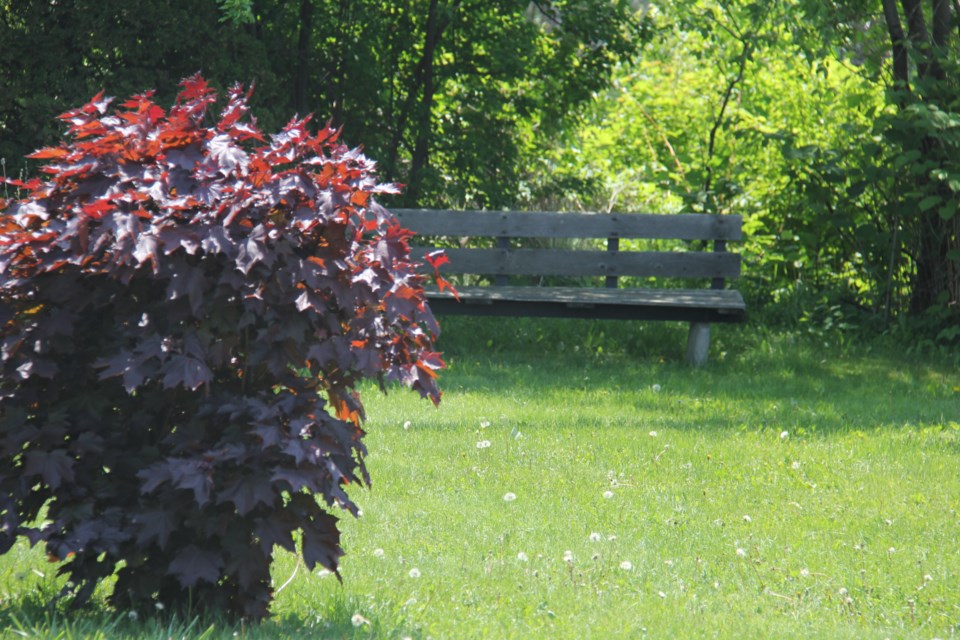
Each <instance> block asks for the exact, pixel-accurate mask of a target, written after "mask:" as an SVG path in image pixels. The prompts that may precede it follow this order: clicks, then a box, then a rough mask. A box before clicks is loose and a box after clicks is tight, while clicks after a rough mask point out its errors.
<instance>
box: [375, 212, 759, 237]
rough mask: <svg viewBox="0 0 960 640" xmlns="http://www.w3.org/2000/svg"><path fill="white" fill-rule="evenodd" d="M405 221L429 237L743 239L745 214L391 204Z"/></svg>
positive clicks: (409, 227) (402, 220)
mask: <svg viewBox="0 0 960 640" xmlns="http://www.w3.org/2000/svg"><path fill="white" fill-rule="evenodd" d="M391 211H392V212H393V213H394V214H395V215H396V216H397V218H398V219H399V220H400V223H401V224H402V225H403V226H404V227H407V228H408V229H412V230H413V231H415V232H416V233H418V234H421V235H428V236H452V237H464V236H481V237H511V238H610V237H615V238H649V239H677V240H741V239H742V238H743V221H742V218H741V216H739V215H733V214H730V215H708V214H682V213H681V214H665V215H659V214H648V213H559V212H540V211H536V212H534V211H441V210H424V209H391Z"/></svg>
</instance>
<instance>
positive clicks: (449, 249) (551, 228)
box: [393, 209, 746, 366]
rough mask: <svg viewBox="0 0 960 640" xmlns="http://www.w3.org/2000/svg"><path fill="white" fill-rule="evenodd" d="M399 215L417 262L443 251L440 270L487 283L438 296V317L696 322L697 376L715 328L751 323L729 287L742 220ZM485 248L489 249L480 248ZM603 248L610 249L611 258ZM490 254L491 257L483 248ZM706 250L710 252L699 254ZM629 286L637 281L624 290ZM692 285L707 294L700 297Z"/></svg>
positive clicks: (432, 296) (692, 358)
mask: <svg viewBox="0 0 960 640" xmlns="http://www.w3.org/2000/svg"><path fill="white" fill-rule="evenodd" d="M393 213H395V214H396V215H397V217H398V218H399V220H400V223H401V224H402V225H403V226H404V227H407V228H409V229H411V230H412V231H414V232H415V233H417V234H418V236H419V238H415V239H414V241H413V242H412V243H411V244H412V245H417V244H418V243H419V245H420V246H413V247H412V250H413V252H414V255H416V256H417V257H422V256H423V255H424V254H425V253H427V252H429V251H432V250H435V249H436V248H437V247H441V246H442V247H444V248H445V252H446V255H447V257H448V258H449V262H448V263H446V264H444V265H443V266H442V267H441V269H440V272H441V273H442V274H443V275H444V276H447V275H450V274H461V275H465V274H473V275H475V276H482V277H480V278H472V279H471V280H470V281H467V282H466V284H463V285H457V287H456V288H457V291H458V293H459V298H460V300H459V302H458V301H457V300H455V299H454V297H453V295H452V294H451V293H450V291H438V290H428V293H427V296H428V299H429V301H430V308H431V309H432V310H433V311H434V313H436V314H438V315H440V314H457V315H482V316H540V317H573V318H613V319H621V320H675V321H683V322H689V323H690V332H689V337H688V340H687V361H688V362H690V363H691V364H693V365H694V366H699V365H702V364H703V363H705V362H706V360H707V351H708V348H709V345H710V325H711V324H712V323H714V322H740V321H743V320H744V318H745V312H746V306H745V305H744V302H743V297H742V296H741V295H740V293H739V292H738V291H734V290H731V289H727V288H725V283H726V280H727V279H728V278H736V277H737V276H739V275H740V256H739V255H738V254H736V253H731V252H729V251H727V242H728V241H736V240H740V239H741V238H742V220H741V217H740V216H738V215H712V214H674V215H651V214H637V213H612V214H600V213H547V212H520V211H437V210H424V209H394V210H393ZM480 238H487V239H488V240H486V242H485V243H484V241H482V240H481V241H480V242H476V240H477V239H480ZM467 239H470V245H471V246H470V247H467V246H466V245H467V244H468V243H467ZM576 239H586V240H591V239H592V245H593V246H592V247H586V248H584V247H581V246H578V243H577V242H571V241H572V240H576ZM596 239H602V240H605V241H606V248H605V249H603V247H602V242H597V240H596ZM632 239H641V240H647V241H664V240H688V241H701V242H699V243H679V242H677V243H667V244H673V245H676V246H674V247H673V248H672V250H646V248H645V247H641V249H643V250H638V251H630V250H625V249H626V247H624V246H623V245H622V244H621V241H622V240H632ZM426 243H430V245H431V246H425V244H426ZM484 244H485V245H486V248H477V247H478V245H481V246H482V245H484ZM582 244H583V242H580V243H579V245H582ZM624 244H625V243H624ZM633 244H637V243H633ZM641 244H643V243H641ZM645 244H647V245H649V244H652V243H650V242H647V243H645ZM660 244H661V245H662V244H664V243H662V242H661V243H660ZM696 245H700V246H701V247H703V248H705V249H707V250H696V249H695V248H693V247H694V246H696ZM710 245H712V246H710ZM622 277H633V278H635V280H633V281H632V282H631V286H624V282H623V280H622ZM651 278H655V279H657V280H660V281H661V282H658V283H656V284H657V286H656V287H637V286H632V284H633V283H634V282H637V279H643V280H642V281H645V282H649V281H650V279H651ZM473 280H476V281H478V282H477V283H474V282H473ZM691 280H699V281H704V282H705V285H704V286H703V287H700V288H690V281H691ZM570 282H573V283H574V284H570ZM678 283H680V284H679V285H678Z"/></svg>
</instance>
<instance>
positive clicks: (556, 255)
mask: <svg viewBox="0 0 960 640" xmlns="http://www.w3.org/2000/svg"><path fill="white" fill-rule="evenodd" d="M431 250H432V249H431V248H426V247H411V254H412V255H413V256H414V257H416V258H417V259H418V260H423V256H424V254H426V253H427V252H429V251H431ZM444 253H446V254H447V257H449V258H450V262H449V263H447V264H445V265H443V267H441V269H440V270H441V272H443V273H460V274H462V273H473V274H484V275H530V276H536V275H542V276H569V277H586V276H636V277H649V276H657V277H672V278H736V277H738V276H739V275H740V256H739V255H737V254H735V253H728V252H722V253H713V252H682V253H681V252H658V251H568V250H557V249H512V250H509V251H507V250H503V249H459V248H451V249H444Z"/></svg>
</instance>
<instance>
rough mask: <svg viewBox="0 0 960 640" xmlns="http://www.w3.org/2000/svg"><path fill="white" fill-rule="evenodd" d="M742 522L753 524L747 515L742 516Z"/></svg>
mask: <svg viewBox="0 0 960 640" xmlns="http://www.w3.org/2000/svg"><path fill="white" fill-rule="evenodd" d="M743 521H744V522H753V519H752V518H751V517H750V516H748V515H744V516H743Z"/></svg>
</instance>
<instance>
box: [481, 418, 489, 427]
mask: <svg viewBox="0 0 960 640" xmlns="http://www.w3.org/2000/svg"><path fill="white" fill-rule="evenodd" d="M489 426H490V421H489V420H481V421H480V428H481V429H486V428H487V427H489Z"/></svg>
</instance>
